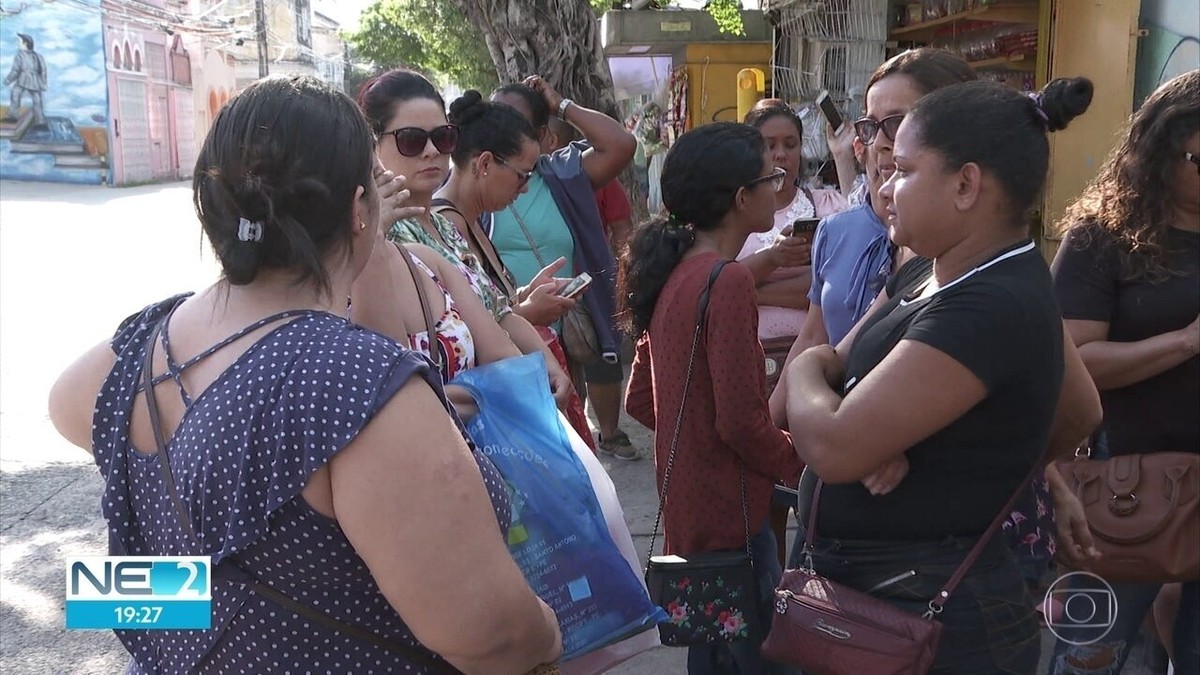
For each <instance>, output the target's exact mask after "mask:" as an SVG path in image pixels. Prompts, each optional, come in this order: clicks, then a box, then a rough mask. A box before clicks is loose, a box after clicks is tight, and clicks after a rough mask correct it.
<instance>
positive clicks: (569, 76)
mask: <svg viewBox="0 0 1200 675" xmlns="http://www.w3.org/2000/svg"><path fill="white" fill-rule="evenodd" d="M450 2H451V3H452V4H453V5H454V6H456V7H458V9H459V10H460V11H461V12H462V13H463V15H464V16H466V18H467V20H468V21H470V22H471V23H472V24H473V25H475V26H477V27H478V28H479V30H480V32H482V33H483V36H484V40H485V41H486V42H487V46H488V51H489V52H491V55H492V61H494V62H495V64H496V70H497V71H498V72H499V74H500V81H501V82H503V83H505V84H508V83H512V82H520V81H521V80H522V79H523V78H524V77H526V76H528V75H541V76H542V77H543V78H545V80H546V81H547V82H549V83H550V84H551V85H553V86H554V88H555V89H557V90H558V92H559V93H560V94H562V95H563V96H566V97H567V98H571V99H574V100H576V101H579V103H580V104H581V105H584V106H587V107H589V108H594V109H596V110H601V111H603V112H606V113H608V114H610V115H613V116H614V117H616V115H617V104H616V99H615V98H614V96H613V86H612V74H611V73H610V72H609V70H608V61H607V59H605V58H604V53H603V51H602V50H601V47H600V24H599V22H598V21H597V20H596V14H595V12H593V11H592V8H591V6H590V5H589V4H588V0H450Z"/></svg>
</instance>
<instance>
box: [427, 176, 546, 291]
mask: <svg viewBox="0 0 1200 675" xmlns="http://www.w3.org/2000/svg"><path fill="white" fill-rule="evenodd" d="M430 203H431V204H432V205H433V212H434V213H437V214H441V213H442V212H443V211H451V212H453V213H457V214H458V217H459V218H462V219H463V223H465V224H466V228H467V239H468V240H469V243H471V244H474V245H475V248H477V249H479V251H480V252H481V253H483V263H484V265H485V266H486V267H487V273H488V275H489V276H490V277H491V278H492V279H493V280H494V281H495V283H496V284H498V285H499V286H501V288H502V289H503V291H504V294H505V295H507V296H508V297H509V298H510V299H511V300H514V301H515V300H516V297H517V283H516V281H515V280H514V279H513V278H512V274H511V273H510V272H509V271H508V267H506V266H505V265H504V261H502V260H500V254H499V253H498V252H497V251H496V246H495V244H493V243H492V240H491V239H490V238H489V237H488V236H487V235H486V234H484V233H483V230H482V228H480V227H479V223H473V222H471V221H470V220H469V219H468V218H467V216H466V215H464V214H463V212H462V211H459V210H458V207H457V206H455V205H454V202H452V201H450V200H449V199H446V198H444V197H439V198H437V199H434V200H433V201H432V202H430ZM444 217H445V216H443V218H444ZM543 267H545V265H543Z"/></svg>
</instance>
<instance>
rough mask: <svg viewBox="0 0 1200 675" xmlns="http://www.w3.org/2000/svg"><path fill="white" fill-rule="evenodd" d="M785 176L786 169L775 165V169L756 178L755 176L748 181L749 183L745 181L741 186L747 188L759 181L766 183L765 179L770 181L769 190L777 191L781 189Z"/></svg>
mask: <svg viewBox="0 0 1200 675" xmlns="http://www.w3.org/2000/svg"><path fill="white" fill-rule="evenodd" d="M785 178H787V169H781V168H779V167H775V170H774V171H772V172H771V173H769V174H767V175H765V176H759V177H758V178H755V179H754V180H752V181H750V182H749V183H746V184H745V185H743V186H742V187H744V188H746V189H747V190H749V189H751V188H753V187H754V186H755V185H758V184H759V183H766V182H767V181H771V190H772V191H773V192H779V191H780V190H782V189H783V180H784V179H785Z"/></svg>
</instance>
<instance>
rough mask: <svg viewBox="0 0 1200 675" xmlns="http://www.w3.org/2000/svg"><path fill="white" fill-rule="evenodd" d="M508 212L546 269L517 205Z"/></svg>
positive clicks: (512, 205)
mask: <svg viewBox="0 0 1200 675" xmlns="http://www.w3.org/2000/svg"><path fill="white" fill-rule="evenodd" d="M508 212H509V213H511V214H512V216H513V218H514V219H516V221H517V225H520V226H521V233H522V234H524V235H525V241H527V242H529V248H531V249H533V257H535V258H537V261H538V265H541V266H542V267H545V266H546V259H545V258H543V257H542V250H541V249H540V248H538V245H537V242H536V241H534V240H533V235H531V234H529V228H528V227H527V226H526V225H525V219H524V218H522V217H521V214H520V213H518V212H517V207H516V205H515V204H510V205H509V207H508ZM706 292H707V291H706Z"/></svg>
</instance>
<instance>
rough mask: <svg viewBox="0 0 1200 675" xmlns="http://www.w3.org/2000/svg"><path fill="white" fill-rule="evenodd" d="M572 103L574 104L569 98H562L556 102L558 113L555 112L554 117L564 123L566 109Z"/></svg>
mask: <svg viewBox="0 0 1200 675" xmlns="http://www.w3.org/2000/svg"><path fill="white" fill-rule="evenodd" d="M572 103H574V101H572V100H571V99H569V98H564V99H563V100H561V101H559V102H558V111H557V112H555V115H557V116H558V119H560V120H562V121H564V122H566V121H567V108H569V107H570V106H571V104H572Z"/></svg>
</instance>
